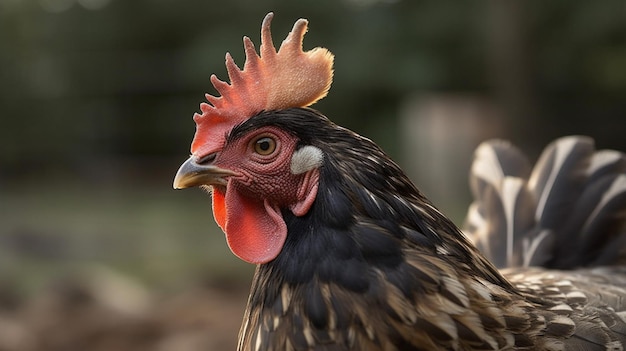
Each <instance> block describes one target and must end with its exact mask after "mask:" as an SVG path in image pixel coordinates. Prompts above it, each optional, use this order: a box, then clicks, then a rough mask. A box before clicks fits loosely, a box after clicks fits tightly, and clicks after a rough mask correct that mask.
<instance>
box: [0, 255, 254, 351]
mask: <svg viewBox="0 0 626 351" xmlns="http://www.w3.org/2000/svg"><path fill="white" fill-rule="evenodd" d="M3 290H5V289H2V288H1V287H0V295H2V293H3ZM6 290H7V291H10V289H6ZM247 290H248V288H247V286H243V287H240V286H236V285H235V286H233V285H232V284H228V283H222V282H218V283H214V284H206V282H203V281H201V280H199V281H198V282H197V283H196V284H195V285H193V286H191V287H188V288H187V289H185V290H184V291H183V292H180V293H175V294H166V295H162V294H158V293H155V292H151V291H149V290H148V289H147V288H146V287H144V286H142V285H141V284H140V283H139V282H137V281H135V280H133V279H132V278H129V277H127V276H124V275H122V274H120V273H118V272H115V271H112V270H111V269H108V268H103V267H99V266H92V267H86V268H85V269H83V270H81V271H80V272H78V273H75V274H72V275H69V276H66V277H63V278H60V279H57V280H55V281H54V282H52V283H51V284H50V285H49V286H48V287H47V288H45V289H43V290H42V291H40V292H38V293H37V294H35V295H34V296H32V297H30V298H28V299H25V300H24V301H21V300H18V299H9V300H10V301H9V300H7V301H9V302H10V303H8V304H7V308H2V309H0V351H39V350H46V351H67V350H90V351H110V350H116V351H144V350H145V351H148V350H150V351H196V350H197V351H200V350H203V351H204V350H233V349H235V346H236V339H237V333H238V330H239V325H240V324H241V316H242V314H243V309H244V307H245V302H246V299H247ZM7 296H12V294H7ZM18 301H19V302H18Z"/></svg>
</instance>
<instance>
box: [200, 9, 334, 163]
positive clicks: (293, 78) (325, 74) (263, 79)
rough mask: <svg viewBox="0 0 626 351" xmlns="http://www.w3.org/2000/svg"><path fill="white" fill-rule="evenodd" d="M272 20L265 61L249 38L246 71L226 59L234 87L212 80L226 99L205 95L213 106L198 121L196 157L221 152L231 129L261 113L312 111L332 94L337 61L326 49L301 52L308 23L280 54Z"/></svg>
mask: <svg viewBox="0 0 626 351" xmlns="http://www.w3.org/2000/svg"><path fill="white" fill-rule="evenodd" d="M272 17H274V14H273V13H271V12H270V13H268V14H267V15H266V16H265V19H263V24H262V26H261V47H260V56H259V55H258V54H257V52H256V49H255V48H254V44H253V43H252V41H251V40H250V38H248V37H244V38H243V46H244V50H245V53H246V62H245V64H244V67H243V70H241V69H239V67H237V65H236V64H235V62H234V61H233V58H232V57H231V56H230V54H228V53H227V54H226V69H227V71H228V78H229V79H230V84H228V83H226V82H224V81H221V80H219V79H218V78H217V77H216V76H215V75H212V76H211V83H212V84H213V86H214V87H215V89H216V90H217V91H218V92H219V93H220V95H221V96H213V95H210V94H206V99H207V101H208V103H202V104H200V110H201V112H202V113H201V114H198V113H196V114H195V115H194V116H193V119H194V121H195V122H196V135H195V136H194V140H193V142H192V144H191V152H192V153H193V154H194V155H200V156H202V155H207V154H210V153H212V152H215V151H217V150H219V149H220V148H221V147H222V146H223V144H224V141H225V136H226V135H227V133H228V132H229V131H230V130H231V129H232V127H234V126H235V125H237V124H240V123H242V122H244V121H245V120H247V119H248V118H250V117H252V116H254V115H255V114H257V113H259V112H261V111H270V110H279V109H286V108H291V107H305V106H309V105H312V104H313V103H315V102H316V101H317V100H319V99H321V98H323V97H324V96H326V94H327V93H328V89H330V84H331V83H332V77H333V68H332V67H333V55H332V54H331V53H330V52H329V51H328V50H326V49H324V48H314V49H312V50H309V51H306V52H305V51H302V39H303V38H304V34H305V33H306V31H307V24H308V21H307V20H305V19H299V20H298V21H296V23H295V24H294V25H293V29H292V30H291V32H289V35H287V38H286V39H285V40H284V41H283V43H282V44H281V46H280V48H279V49H278V52H277V51H276V49H275V47H274V43H273V42H272V36H271V32H270V23H271V21H272Z"/></svg>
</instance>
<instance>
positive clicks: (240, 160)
mask: <svg viewBox="0 0 626 351" xmlns="http://www.w3.org/2000/svg"><path fill="white" fill-rule="evenodd" d="M297 143H298V139H296V138H295V137H294V136H293V135H291V134H289V133H286V132H284V131H282V130H280V129H278V128H275V127H263V128H260V129H258V130H255V131H252V132H250V133H248V134H246V135H244V136H243V137H241V138H238V139H236V140H234V141H232V142H230V143H228V144H226V145H224V147H223V148H222V150H221V151H219V152H217V154H216V157H215V159H214V160H213V162H212V165H214V166H216V167H219V168H220V169H226V170H229V171H232V172H233V173H235V175H232V176H230V177H228V183H227V185H226V186H223V185H214V186H213V214H214V216H215V220H216V221H217V223H218V224H219V226H220V227H221V228H222V230H223V231H224V232H225V233H226V239H227V241H228V245H229V247H230V248H231V250H232V251H233V253H234V254H235V255H237V256H238V257H240V258H241V259H243V260H244V261H247V262H250V263H266V262H269V261H271V260H273V259H274V258H275V257H276V256H277V255H278V254H279V253H280V251H281V249H282V246H283V244H284V242H285V239H286V237H287V226H286V224H285V222H284V220H283V218H282V214H281V210H283V209H289V210H290V211H292V212H293V213H294V214H295V215H296V216H302V215H304V214H306V213H307V212H308V210H309V209H310V207H311V205H312V204H313V202H314V201H315V196H316V195H317V187H318V179H319V171H318V169H317V168H314V169H311V170H309V171H306V172H304V173H301V174H293V173H292V171H291V160H292V156H293V153H294V151H295V148H296V145H297Z"/></svg>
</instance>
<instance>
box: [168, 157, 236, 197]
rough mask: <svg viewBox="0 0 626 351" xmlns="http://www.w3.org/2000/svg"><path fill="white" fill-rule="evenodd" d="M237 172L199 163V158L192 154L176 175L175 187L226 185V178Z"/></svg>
mask: <svg viewBox="0 0 626 351" xmlns="http://www.w3.org/2000/svg"><path fill="white" fill-rule="evenodd" d="M235 174H236V173H235V172H233V171H231V170H228V169H224V168H219V167H217V166H213V165H210V164H199V163H197V158H196V157H195V156H191V157H190V158H189V159H188V160H187V161H185V162H184V163H183V164H182V165H181V166H180V168H179V169H178V172H176V176H175V177H174V189H183V188H189V187H192V186H200V185H223V186H225V185H226V183H227V180H226V178H227V177H229V176H232V175H235Z"/></svg>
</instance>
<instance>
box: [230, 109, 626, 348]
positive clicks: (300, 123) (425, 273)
mask: <svg viewBox="0 0 626 351" xmlns="http://www.w3.org/2000/svg"><path fill="white" fill-rule="evenodd" d="M277 115H278V116H279V117H280V118H276V117H277ZM262 125H273V126H277V127H279V128H284V129H286V130H289V131H290V132H292V133H294V134H295V135H296V136H297V137H298V138H299V140H301V143H302V144H303V145H311V146H314V147H315V148H318V149H319V150H321V151H322V152H323V154H324V157H323V164H322V166H321V167H320V185H319V188H320V192H319V193H318V198H317V200H316V203H315V204H314V206H313V207H312V209H311V211H310V212H309V213H308V214H306V215H305V216H301V217H297V216H294V215H293V214H291V213H290V212H289V211H284V212H283V217H284V218H285V221H286V223H287V227H288V230H289V233H293V234H292V235H289V236H288V237H287V242H286V243H285V246H284V248H283V251H282V252H281V253H280V254H279V256H278V257H277V258H276V259H275V260H274V261H271V262H268V263H266V264H263V265H259V266H258V267H257V271H256V273H255V277H254V281H253V284H252V290H251V293H250V298H249V301H248V307H247V311H246V314H245V316H244V324H243V326H242V329H241V331H240V345H239V349H240V350H366V351H367V350H372V351H379V350H513V349H533V350H576V349H581V350H593V349H594V348H598V349H602V350H606V349H621V347H622V346H621V345H622V344H621V340H623V338H624V337H621V336H620V335H622V334H621V333H623V331H624V330H625V328H626V324H625V320H624V315H625V314H626V312H625V311H626V299H624V298H622V296H626V278H624V277H626V272H625V270H626V269H625V268H620V267H608V268H605V269H600V268H594V269H586V270H581V271H576V272H575V273H574V272H567V271H555V270H545V269H540V268H528V266H530V265H534V264H537V263H538V262H539V263H540V264H546V265H547V264H548V263H552V264H556V263H559V264H566V263H565V261H558V260H555V255H557V254H559V255H560V253H559V252H558V249H559V246H560V245H563V243H555V242H554V241H555V240H557V239H560V238H561V237H562V235H563V234H562V232H561V231H560V230H562V228H559V227H548V226H547V223H551V221H552V220H553V219H551V216H562V215H563V214H562V213H560V212H559V211H557V210H558V209H557V206H556V204H558V203H559V201H561V200H562V199H560V198H559V196H558V195H559V192H566V191H567V189H566V188H563V187H562V186H561V185H559V184H557V183H559V182H569V184H570V185H569V186H578V187H579V192H580V194H579V196H578V197H579V199H585V201H589V202H591V203H592V204H589V203H586V204H579V203H577V202H575V204H574V205H573V206H570V210H569V211H570V212H571V213H567V215H566V216H565V218H566V219H565V222H566V223H570V222H571V223H573V222H572V221H573V220H574V218H570V217H572V216H573V215H572V213H573V212H575V211H579V212H580V213H586V214H585V215H584V216H583V215H578V214H577V215H576V216H578V217H577V218H576V219H577V220H579V221H582V222H581V223H588V225H587V228H588V229H584V230H580V231H578V232H576V233H575V235H577V236H579V237H580V238H587V237H588V238H589V239H588V240H589V242H595V241H594V240H595V239H593V240H592V239H591V238H592V237H594V236H595V235H596V233H595V231H597V230H599V229H596V228H600V227H599V225H608V224H610V225H611V226H612V227H615V226H617V225H618V224H619V223H623V221H622V219H621V217H619V216H617V217H616V216H615V215H616V214H617V213H619V210H620V209H623V208H624V204H623V203H622V202H621V201H622V196H624V195H623V193H624V181H623V179H624V176H623V175H622V174H621V173H619V172H621V168H620V166H619V164H620V162H621V161H618V160H620V159H621V158H620V157H616V154H614V153H604V152H602V153H601V154H602V155H600V154H599V153H595V152H594V151H593V148H591V149H589V144H588V140H586V139H584V138H582V139H581V140H578V139H576V138H578V137H574V139H569V140H565V143H564V144H561V143H560V141H557V142H556V143H555V144H554V145H552V146H550V147H549V148H548V150H547V151H546V152H545V153H544V156H542V157H543V161H541V162H540V163H539V164H538V166H535V168H531V167H530V165H529V162H528V161H527V160H526V158H525V156H523V154H522V153H521V152H519V151H518V150H516V149H515V148H514V147H513V146H511V145H510V144H506V143H503V142H495V143H488V144H484V145H483V146H481V147H482V151H481V150H480V149H479V152H478V153H477V154H478V155H482V156H479V157H478V158H477V159H478V161H477V162H478V165H476V163H475V164H474V167H473V173H472V176H473V177H474V178H473V179H472V180H471V182H472V184H473V185H472V190H473V192H474V194H475V195H476V194H478V195H479V198H478V199H479V200H477V201H476V202H474V204H473V205H472V207H471V209H470V214H471V215H473V216H474V218H478V220H473V221H469V224H470V227H471V228H472V229H473V230H472V231H469V233H470V234H472V236H473V238H474V239H476V238H478V239H476V242H477V244H478V245H479V247H480V248H481V249H487V250H491V251H490V252H493V253H496V255H499V254H498V253H499V252H501V251H503V252H505V255H500V256H496V257H495V262H496V263H501V264H502V265H503V266H504V265H509V266H511V267H517V268H509V269H507V270H504V271H502V272H498V271H497V270H496V269H495V268H494V267H493V266H492V264H491V263H490V262H489V261H487V260H486V259H485V258H484V257H483V255H481V254H480V253H479V252H478V251H477V250H476V249H475V248H474V246H473V245H471V244H470V242H469V241H466V240H465V238H464V236H463V235H462V234H461V232H460V231H459V230H458V229H457V228H456V226H454V224H452V223H451V222H450V221H449V220H448V219H446V217H445V216H443V215H442V214H441V213H440V212H439V211H438V210H437V209H436V208H435V207H434V206H433V205H432V204H431V203H430V202H428V200H426V198H424V197H423V195H422V194H421V193H420V192H419V191H418V190H417V189H416V188H415V186H414V185H413V184H412V183H411V182H410V181H409V180H408V178H407V177H406V176H404V174H403V173H402V171H401V170H400V169H399V167H398V166H397V165H396V164H395V163H393V162H392V161H391V160H390V159H389V158H388V157H387V156H386V155H385V154H384V153H383V152H382V151H381V150H380V149H379V148H378V147H377V146H376V145H375V144H373V143H372V142H371V141H369V140H368V139H366V138H363V137H360V136H358V135H356V134H354V133H352V132H351V131H349V130H346V129H343V128H341V127H338V126H335V125H333V124H332V123H331V122H330V121H328V120H327V119H326V118H325V117H323V116H322V115H320V114H318V113H317V112H315V111H313V110H310V109H290V110H284V111H271V112H267V113H261V114H259V115H257V116H255V117H253V118H252V119H250V120H249V121H248V122H246V124H244V125H242V126H241V128H242V129H244V131H245V129H246V128H249V129H255V128H259V127H260V126H262ZM244 131H241V130H240V131H238V132H241V133H243V132H244ZM313 131H315V132H313ZM339 150H341V152H339ZM363 154H366V155H368V156H367V157H366V158H364V157H363V156H362V155H363ZM583 155H586V156H583ZM598 155H599V156H598ZM603 155H604V156H603ZM596 157H597V158H598V159H597V160H594V158H596ZM365 160H366V161H365ZM357 169H358V171H355V170H357ZM489 169H490V170H489ZM572 172H573V174H574V175H575V176H572V175H571V174H569V173H572ZM494 174H496V175H495V176H494ZM532 177H534V179H535V180H534V184H531V185H529V181H528V179H529V178H532ZM541 197H543V198H544V199H545V200H543V204H542V205H541V206H542V208H543V209H544V210H543V211H545V212H546V213H543V212H541V213H539V214H538V212H537V206H538V202H539V201H538V198H541ZM578 208H579V209H578ZM544 217H545V218H544ZM583 217H584V218H583ZM568 221H569V222H568ZM594 223H597V224H594ZM478 233H480V234H478ZM584 233H587V234H584ZM615 240H618V236H616V237H615ZM598 245H599V247H600V248H601V252H596V253H592V254H590V255H591V257H589V258H581V257H582V256H579V257H576V260H581V259H582V260H583V263H581V262H572V263H567V264H568V265H572V266H573V265H588V266H591V263H592V261H593V260H595V261H597V260H598V259H600V258H602V257H604V256H606V257H608V256H611V255H609V254H607V253H606V252H607V249H608V248H606V247H604V246H602V244H601V243H598ZM598 245H596V246H598ZM503 248H504V250H503ZM580 249H582V247H581V248H580ZM582 253H584V254H587V252H582ZM607 255H608V256H607ZM613 256H614V255H613ZM613 256H611V257H613ZM491 258H494V257H491ZM522 266H523V267H522ZM611 276H617V277H622V278H620V279H622V280H618V281H613V280H610V281H609V280H608V278H607V277H611ZM505 277H506V278H505ZM609 304H610V306H611V307H610V308H607V305H609Z"/></svg>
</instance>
